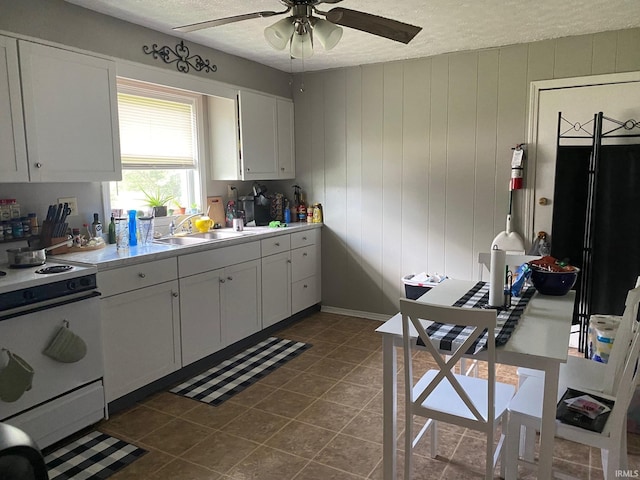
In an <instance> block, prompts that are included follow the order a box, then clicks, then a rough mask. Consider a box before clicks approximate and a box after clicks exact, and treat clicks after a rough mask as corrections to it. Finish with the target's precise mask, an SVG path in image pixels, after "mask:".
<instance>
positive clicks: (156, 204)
mask: <svg viewBox="0 0 640 480" xmlns="http://www.w3.org/2000/svg"><path fill="white" fill-rule="evenodd" d="M142 194H143V195H144V197H145V200H146V202H147V205H149V206H150V207H151V208H152V209H153V216H154V217H166V216H167V203H169V202H170V201H171V200H173V199H174V196H173V195H171V194H170V193H162V192H161V191H160V189H157V190H156V192H155V193H149V192H146V191H145V190H142Z"/></svg>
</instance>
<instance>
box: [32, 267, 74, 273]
mask: <svg viewBox="0 0 640 480" xmlns="http://www.w3.org/2000/svg"><path fill="white" fill-rule="evenodd" d="M72 268H73V267H72V266H71V265H53V266H51V267H45V268H41V269H39V270H36V273H41V274H44V275H46V274H50V273H62V272H67V271H69V270H71V269H72Z"/></svg>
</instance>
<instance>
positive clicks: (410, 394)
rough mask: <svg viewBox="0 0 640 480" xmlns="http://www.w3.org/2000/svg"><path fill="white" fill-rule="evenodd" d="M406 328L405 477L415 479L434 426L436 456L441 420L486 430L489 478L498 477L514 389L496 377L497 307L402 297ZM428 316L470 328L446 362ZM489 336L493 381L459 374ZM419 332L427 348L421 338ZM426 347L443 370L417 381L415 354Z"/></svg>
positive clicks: (421, 377)
mask: <svg viewBox="0 0 640 480" xmlns="http://www.w3.org/2000/svg"><path fill="white" fill-rule="evenodd" d="M400 311H401V313H402V331H403V346H404V367H405V402H406V411H405V476H404V478H405V480H410V479H411V472H412V463H413V462H412V457H413V451H414V448H415V447H416V445H417V444H418V442H419V440H420V439H421V438H422V436H423V435H424V433H425V432H426V431H427V430H428V429H429V428H431V456H432V457H435V456H436V455H437V432H436V428H437V424H436V423H437V422H439V421H442V422H446V423H451V424H455V425H459V426H461V427H465V428H470V429H473V430H477V431H480V432H484V433H485V434H486V439H487V445H486V458H485V462H486V464H485V471H486V478H487V479H489V478H493V470H494V468H495V465H496V463H497V461H498V458H499V457H500V454H501V449H502V444H503V439H504V436H503V435H502V436H501V437H500V441H499V442H498V445H497V447H496V448H495V450H494V436H495V435H496V427H497V426H498V425H499V424H500V423H501V422H502V420H503V419H504V420H506V417H505V413H506V408H507V405H508V403H509V400H510V399H511V397H512V396H513V393H514V391H515V387H514V386H513V385H507V384H504V383H498V382H496V381H495V327H496V311H495V310H482V309H474V308H459V307H444V306H439V305H431V304H426V303H421V302H416V301H413V300H407V299H401V300H400ZM424 320H431V321H434V322H440V323H443V324H449V325H460V326H467V327H470V329H471V330H472V331H471V334H470V335H469V337H468V338H467V339H466V340H465V341H464V342H463V343H462V345H460V346H459V347H458V348H455V347H454V349H453V351H452V352H451V353H450V357H449V358H448V360H446V361H445V360H444V359H443V358H442V356H441V355H440V353H439V351H438V349H437V348H436V346H434V345H433V344H432V343H431V341H430V339H429V336H428V335H427V333H426V331H425V327H424V323H423V321H424ZM485 330H486V331H487V332H489V334H488V335H487V346H486V361H487V364H488V379H482V378H475V377H470V376H466V375H459V374H456V373H455V372H454V368H455V365H456V363H457V362H458V361H459V360H460V358H461V357H462V355H464V354H465V352H467V351H468V350H469V348H470V347H471V345H472V344H473V343H474V342H475V341H476V339H478V338H479V337H480V336H481V335H482V334H483V332H484V331H485ZM416 334H417V336H418V337H419V338H420V339H421V340H422V342H423V343H424V346H422V345H418V344H417V342H416ZM415 349H420V350H426V351H427V352H429V354H430V355H431V356H432V357H433V360H434V361H435V362H436V364H437V365H438V367H439V368H438V369H431V370H428V371H427V372H425V373H424V374H422V375H420V376H419V378H418V380H417V381H414V364H413V353H414V351H415ZM414 415H417V416H420V417H423V418H426V419H427V420H426V422H425V424H424V426H423V427H422V428H421V429H420V431H419V432H418V433H417V435H415V436H414V434H413V418H414Z"/></svg>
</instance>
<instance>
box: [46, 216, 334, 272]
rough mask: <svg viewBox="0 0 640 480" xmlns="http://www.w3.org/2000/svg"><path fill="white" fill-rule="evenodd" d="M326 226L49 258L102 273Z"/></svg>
mask: <svg viewBox="0 0 640 480" xmlns="http://www.w3.org/2000/svg"><path fill="white" fill-rule="evenodd" d="M322 225H323V224H322V223H292V224H289V226H287V227H281V228H269V227H245V228H244V231H243V232H244V233H245V234H244V235H242V236H240V237H233V238H226V239H220V240H211V241H207V242H203V243H199V244H195V245H167V244H162V243H151V244H150V245H144V246H140V245H138V246H135V247H129V248H128V249H127V250H117V249H116V246H115V245H107V246H106V247H105V248H102V249H100V250H89V251H86V252H71V253H65V254H60V255H55V256H49V257H48V258H51V259H55V261H56V262H59V263H65V262H67V263H78V264H89V265H95V266H96V267H97V269H98V271H104V270H111V269H113V268H119V267H123V266H127V265H136V264H138V263H143V262H149V261H153V260H160V259H163V258H171V257H176V256H179V255H186V254H189V253H195V252H202V251H205V250H213V249H216V248H222V247H228V246H231V245H239V244H241V243H247V242H253V241H259V240H263V239H265V238H269V237H275V236H278V235H285V234H288V233H295V232H300V231H304V230H311V229H314V228H321V227H322ZM220 231H222V232H224V231H227V232H230V231H233V229H231V228H223V229H221V230H220Z"/></svg>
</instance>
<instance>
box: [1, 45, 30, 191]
mask: <svg viewBox="0 0 640 480" xmlns="http://www.w3.org/2000/svg"><path fill="white" fill-rule="evenodd" d="M0 112H3V114H2V115H0V182H27V181H29V171H28V169H27V149H26V144H25V138H24V122H23V119H22V103H21V94H20V73H19V70H18V44H17V41H16V40H15V39H13V38H7V37H2V36H0Z"/></svg>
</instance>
